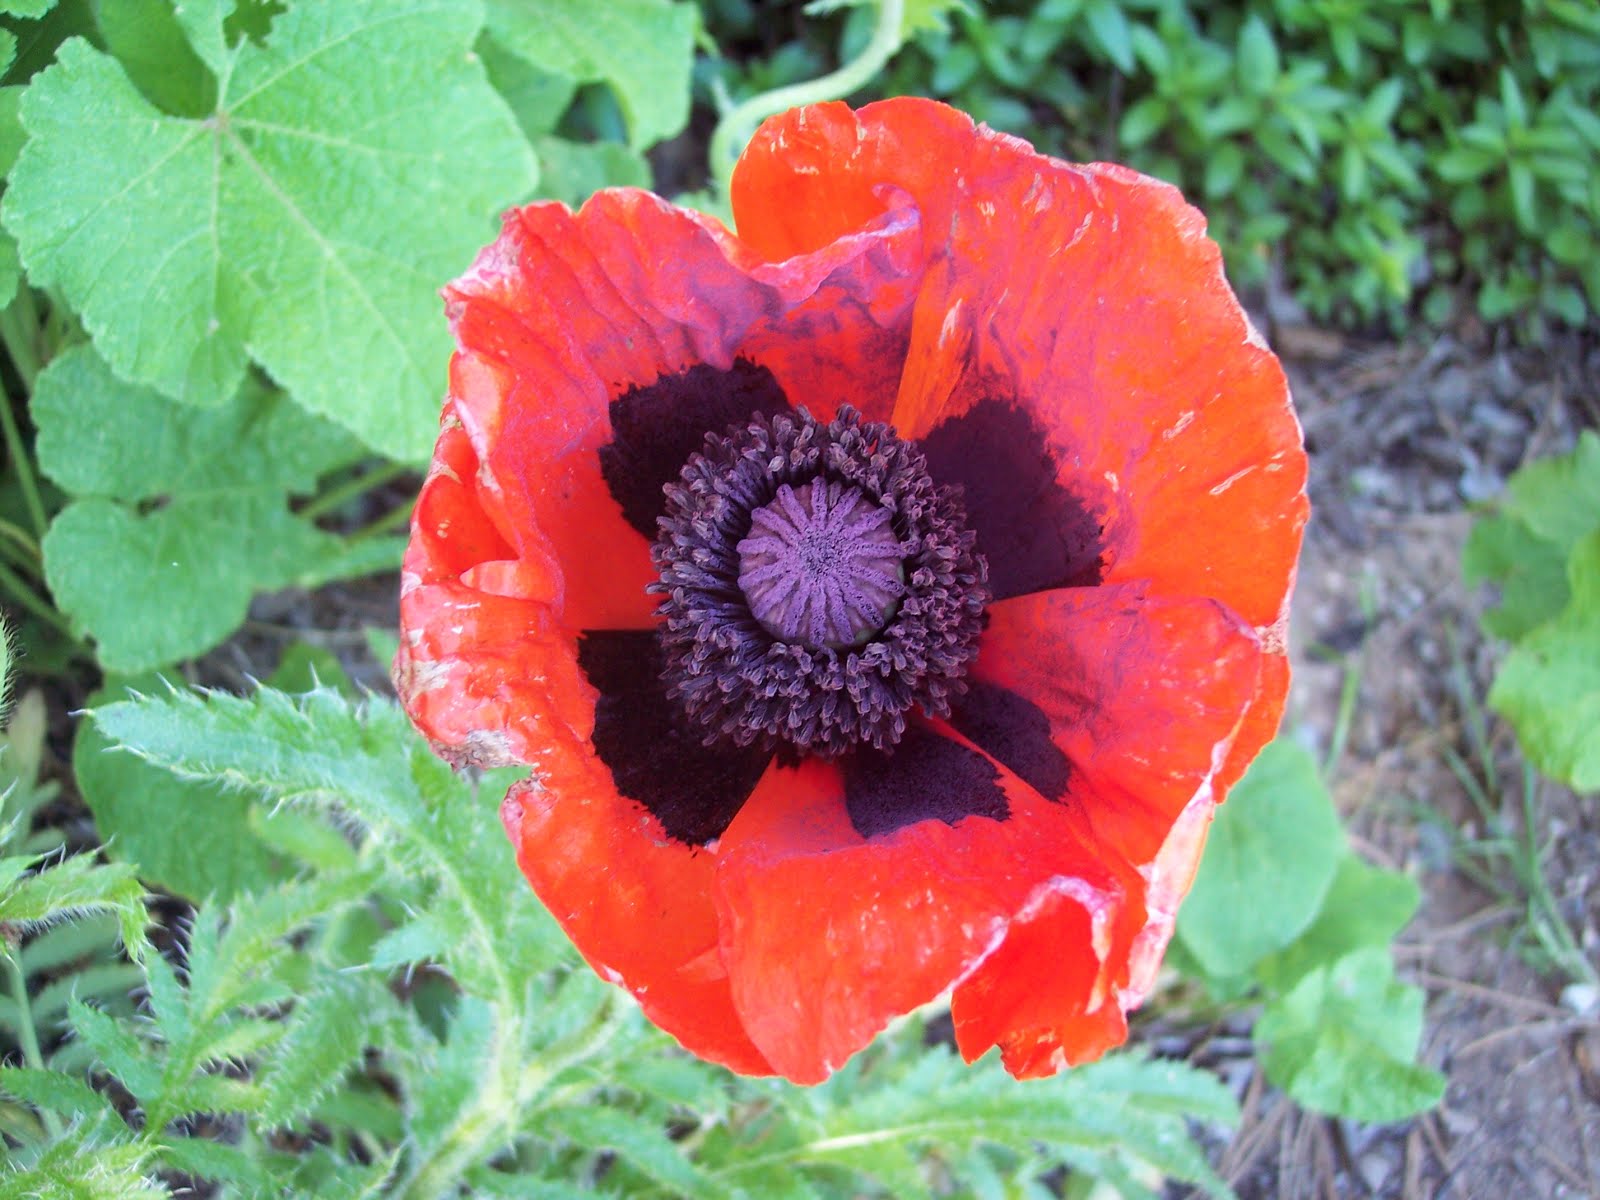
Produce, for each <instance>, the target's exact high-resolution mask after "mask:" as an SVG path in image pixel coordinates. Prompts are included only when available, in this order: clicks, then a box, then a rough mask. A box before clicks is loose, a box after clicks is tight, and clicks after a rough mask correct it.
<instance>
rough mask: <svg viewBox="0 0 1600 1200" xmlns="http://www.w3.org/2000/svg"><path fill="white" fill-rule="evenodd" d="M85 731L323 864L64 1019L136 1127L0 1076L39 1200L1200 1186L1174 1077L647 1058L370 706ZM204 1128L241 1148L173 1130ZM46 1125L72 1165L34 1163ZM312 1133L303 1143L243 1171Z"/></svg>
mask: <svg viewBox="0 0 1600 1200" xmlns="http://www.w3.org/2000/svg"><path fill="white" fill-rule="evenodd" d="M92 719H93V721H94V723H95V725H96V727H97V728H98V729H99V730H100V732H101V734H102V736H104V737H106V738H107V739H109V740H110V741H112V742H114V743H117V744H118V745H121V746H124V747H126V748H127V750H131V751H132V752H134V753H135V754H137V755H138V756H139V757H140V759H142V760H143V761H144V762H146V763H147V764H149V765H150V767H151V769H152V770H161V771H170V772H173V773H175V774H176V775H178V776H180V777H182V778H184V779H186V780H188V781H190V782H192V783H194V784H197V785H205V786H210V787H224V788H228V789H231V790H232V791H234V792H235V793H237V794H239V795H242V796H247V797H249V798H250V800H251V802H252V803H253V804H257V805H269V806H283V805H293V806H297V807H299V808H301V809H306V810H313V811H318V812H322V813H326V814H334V813H337V814H338V815H339V817H340V819H341V820H342V822H343V828H345V829H346V830H347V831H348V832H349V836H350V839H351V842H350V845H351V850H352V853H351V854H350V856H349V858H348V860H347V861H346V862H345V863H344V865H343V866H325V867H324V868H323V869H321V870H319V871H317V872H316V873H315V874H312V875H308V876H306V877H305V878H303V879H300V880H295V881H291V882H288V883H283V884H278V885H275V886H271V887H264V888H261V889H257V890H254V891H251V892H247V893H240V894H239V895H238V896H236V898H235V900H234V902H233V903H232V904H230V905H227V906H222V905H215V904H213V905H207V906H203V907H202V908H201V909H200V911H199V913H198V914H197V916H196V917H195V919H194V921H193V923H192V927H191V928H190V930H189V932H188V937H187V944H186V946H185V947H184V949H183V953H182V956H181V962H173V961H169V960H168V958H167V957H165V956H163V955H160V954H155V953H148V954H146V955H145V958H144V971H145V975H144V980H143V985H142V990H143V991H144V993H145V994H146V996H147V1000H146V1002H145V1004H144V1006H143V1011H142V1012H140V1013H138V1014H132V1013H127V1012H120V1013H119V1012H115V1011H109V1010H106V1009H103V1008H101V1007H99V1006H96V1005H94V1004H90V1003H86V1002H83V1001H78V1000H74V1001H72V1002H71V1003H70V1006H69V1013H68V1017H69V1021H70V1025H71V1030H72V1034H73V1041H71V1042H69V1043H67V1045H69V1046H75V1047H78V1048H79V1050H80V1052H81V1053H86V1054H87V1055H88V1056H89V1061H92V1063H93V1065H94V1067H95V1070H96V1071H97V1072H98V1073H99V1075H100V1076H109V1077H112V1078H114V1079H115V1080H116V1081H117V1083H118V1085H119V1086H120V1087H121V1088H122V1089H123V1090H125V1091H126V1092H127V1093H128V1094H129V1095H130V1096H131V1097H132V1098H133V1100H134V1101H135V1102H136V1104H137V1106H138V1110H139V1111H140V1113H141V1114H142V1120H140V1121H137V1122H134V1123H129V1122H128V1121H127V1120H126V1119H125V1118H124V1116H123V1115H121V1110H119V1109H118V1108H117V1107H116V1106H114V1105H112V1104H111V1103H110V1101H109V1100H108V1099H107V1098H106V1096H105V1095H104V1094H103V1093H102V1092H101V1091H99V1090H96V1089H95V1088H93V1087H90V1086H88V1085H87V1084H86V1083H85V1082H84V1080H83V1078H82V1075H81V1073H80V1072H81V1070H82V1066H83V1065H87V1063H83V1064H81V1065H77V1066H76V1067H73V1068H69V1067H67V1066H64V1065H62V1064H61V1063H59V1062H53V1061H52V1062H45V1061H42V1060H41V1061H40V1062H38V1063H33V1064H29V1065H28V1066H27V1067H23V1068H0V1090H3V1091H4V1093H5V1094H7V1095H9V1096H10V1097H11V1098H12V1099H13V1101H14V1102H15V1103H16V1104H18V1105H20V1106H21V1109H20V1111H21V1112H23V1113H27V1114H32V1115H33V1118H32V1119H33V1123H34V1124H33V1129H32V1131H31V1133H30V1131H29V1129H28V1125H27V1122H25V1121H22V1120H20V1119H19V1120H17V1121H14V1122H13V1123H12V1131H13V1136H14V1138H15V1139H16V1140H17V1141H18V1142H19V1143H20V1145H21V1149H20V1153H19V1156H18V1157H19V1166H20V1168H21V1171H22V1173H23V1176H24V1177H25V1178H26V1179H27V1180H28V1181H29V1186H31V1187H34V1188H36V1189H38V1190H39V1192H40V1194H54V1193H52V1192H49V1191H47V1190H46V1189H47V1188H58V1189H67V1190H65V1191H63V1192H62V1194H94V1195H100V1194H104V1195H129V1196H137V1195H145V1194H150V1193H149V1192H148V1186H149V1185H148V1183H147V1182H146V1181H147V1180H148V1179H149V1178H150V1177H151V1176H152V1174H153V1173H154V1172H155V1171H158V1170H160V1171H167V1172H184V1173H186V1174H189V1175H192V1176H194V1177H196V1178H199V1179H205V1180H212V1181H215V1182H217V1183H223V1184H228V1185H231V1186H233V1187H235V1188H238V1189H240V1190H242V1191H245V1192H248V1193H251V1194H267V1193H273V1194H277V1193H281V1192H284V1191H287V1192H289V1193H291V1194H300V1195H346V1194H348V1195H362V1194H372V1195H376V1194H382V1195H392V1196H405V1197H412V1196H441V1195H453V1194H458V1192H459V1191H460V1190H461V1189H463V1188H466V1189H468V1190H470V1192H471V1193H472V1194H477V1195H490V1196H493V1195H516V1196H530V1195H533V1196H538V1195H551V1196H555V1195H564V1194H570V1192H571V1190H572V1189H573V1188H574V1187H576V1186H587V1187H589V1188H594V1189H596V1190H599V1191H601V1192H602V1194H606V1195H615V1196H635V1195H638V1196H659V1195H680V1196H696V1197H699V1196H709V1197H719V1196H720V1197H734V1196H742V1195H757V1194H769V1189H770V1188H771V1187H772V1186H773V1185H774V1181H775V1180H788V1181H790V1182H789V1184H788V1185H787V1186H788V1187H789V1189H790V1190H789V1193H788V1194H792V1195H796V1196H807V1197H812V1196H816V1197H841V1198H843V1197H856V1196H889V1195H892V1196H896V1197H901V1196H907V1197H916V1196H939V1195H968V1194H1008V1195H1020V1194H1035V1193H1039V1192H1040V1191H1041V1189H1046V1188H1047V1187H1048V1182H1047V1181H1048V1179H1049V1178H1050V1177H1052V1176H1053V1175H1054V1174H1055V1173H1057V1172H1059V1171H1060V1170H1061V1168H1062V1167H1066V1168H1068V1169H1070V1170H1071V1171H1073V1172H1075V1173H1077V1174H1078V1175H1079V1176H1080V1177H1081V1178H1083V1179H1085V1180H1094V1179H1100V1180H1104V1181H1106V1182H1108V1183H1110V1184H1112V1185H1113V1186H1115V1187H1116V1188H1118V1189H1119V1191H1120V1194H1122V1195H1124V1196H1127V1197H1154V1196H1155V1195H1157V1194H1158V1190H1157V1189H1158V1188H1159V1186H1160V1180H1161V1179H1162V1178H1170V1179H1174V1180H1179V1181H1184V1182H1189V1183H1192V1184H1195V1185H1197V1186H1199V1187H1200V1188H1202V1189H1203V1190H1204V1191H1205V1192H1206V1193H1208V1194H1212V1195H1226V1194H1227V1189H1226V1187H1225V1186H1224V1185H1223V1184H1222V1182H1221V1181H1220V1180H1219V1179H1218V1178H1217V1177H1216V1175H1215V1174H1214V1173H1213V1171H1212V1170H1211V1168H1210V1167H1209V1165H1208V1164H1207V1162H1206V1159H1205V1156H1204V1154H1203V1153H1202V1152H1201V1151H1200V1149H1199V1148H1198V1147H1197V1146H1196V1145H1195V1144H1194V1143H1193V1142H1191V1141H1190V1140H1189V1137H1188V1133H1187V1129H1186V1122H1187V1121H1188V1120H1192V1119H1197V1120H1201V1121H1206V1122H1211V1123H1227V1122H1230V1121H1232V1120H1233V1119H1234V1118H1235V1116H1236V1113H1235V1108H1234V1102H1233V1099H1232V1097H1231V1096H1230V1095H1229V1093H1228V1092H1227V1090H1226V1089H1225V1088H1224V1087H1223V1086H1222V1084H1221V1083H1220V1082H1219V1081H1217V1080H1216V1079H1215V1078H1214V1077H1212V1076H1210V1075H1207V1074H1204V1073H1202V1072H1197V1071H1195V1070H1193V1069H1190V1068H1187V1067H1185V1066H1183V1065H1181V1064H1175V1063H1167V1062H1157V1061H1150V1060H1145V1059H1142V1058H1138V1057H1135V1056H1131V1055H1129V1056H1113V1057H1111V1058H1108V1059H1106V1060H1104V1061H1102V1062H1100V1063H1098V1064H1095V1065H1094V1066H1091V1067H1086V1068H1083V1069H1081V1070H1077V1071H1072V1072H1068V1073H1065V1074H1063V1075H1060V1076H1058V1077H1056V1078H1054V1079H1051V1080H1046V1081H1041V1082H1038V1083H1035V1084H1030V1085H1028V1086H1026V1087H1023V1086H1020V1085H1018V1084H1016V1083H1015V1081H1013V1080H1011V1079H1010V1078H1009V1076H1007V1075H1005V1074H1004V1072H1003V1071H1002V1070H1001V1068H1000V1066H999V1063H998V1061H997V1060H996V1059H994V1058H990V1059H988V1060H986V1061H984V1062H982V1063H979V1064H977V1065H976V1066H974V1067H967V1066H965V1065H963V1064H962V1063H961V1062H960V1061H959V1060H958V1059H957V1058H956V1057H955V1055H954V1054H953V1053H952V1052H951V1051H950V1050H949V1049H948V1048H947V1047H942V1046H935V1047H931V1048H930V1047H929V1045H928V1044H927V1037H926V1031H925V1030H924V1029H923V1027H922V1025H921V1023H920V1022H919V1021H917V1020H915V1019H912V1020H909V1021H907V1022H906V1023H905V1024H904V1026H903V1027H902V1029H901V1030H900V1031H899V1032H898V1033H897V1034H896V1035H894V1036H891V1037H888V1038H886V1039H883V1040H881V1041H880V1042H879V1043H878V1044H877V1045H875V1046H874V1047H873V1048H872V1049H870V1050H869V1051H867V1052H865V1053H863V1054H862V1055H860V1056H859V1057H858V1058H857V1059H856V1060H854V1061H853V1062H852V1063H851V1064H850V1065H849V1066H847V1067H846V1068H845V1069H844V1070H843V1071H842V1072H840V1073H839V1074H838V1075H837V1076H836V1077H835V1078H834V1079H833V1080H831V1081H830V1082H829V1083H827V1084H825V1085H823V1086H821V1087H818V1088H815V1089H809V1090H804V1089H797V1088H793V1087H791V1086H789V1085H786V1084H782V1083H779V1082H775V1081H772V1080H736V1079H734V1078H733V1077H731V1076H729V1075H728V1074H727V1073H726V1072H724V1071H722V1070H720V1069H719V1068H715V1067H712V1066H710V1065H708V1064H706V1063H703V1062H699V1061H697V1060H692V1059H688V1058H685V1057H683V1056H681V1055H679V1054H677V1053H676V1052H674V1051H673V1050H672V1049H670V1048H669V1047H670V1042H669V1039H667V1038H666V1037H665V1035H663V1034H661V1033H660V1032H659V1031H657V1030H655V1029H653V1028H652V1027H650V1026H649V1025H648V1024H646V1023H645V1022H644V1021H643V1019H642V1018H641V1017H640V1016H639V1014H638V1013H637V1010H636V1009H635V1008H634V1006H633V1005H632V1004H631V1003H628V1002H626V1001H624V1000H623V999H622V998H621V996H620V994H619V993H618V992H617V991H616V990H615V989H613V988H611V987H609V986H607V985H606V984H603V983H601V982H600V981H599V980H598V978H597V977H596V976H595V975H594V974H593V973H592V972H591V971H589V970H588V969H587V968H585V967H583V966H581V964H578V963H577V962H576V959H575V955H574V954H573V951H572V949H571V947H570V945H569V944H568V943H567V942H566V940H565V939H564V938H562V937H561V936H560V934H559V932H558V931H557V930H556V928H555V926H554V923H553V922H552V921H551V920H550V919H549V917H548V916H547V915H546V914H545V913H544V912H543V911H542V910H540V909H539V907H538V905H537V903H536V901H535V900H534V898H533V896H532V894H531V893H530V892H529V891H528V890H527V888H526V887H525V885H523V884H522V881H521V878H520V876H519V875H518V873H517V870H516V867H515V864H514V861H513V857H512V854H511V851H510V847H509V846H508V845H507V844H506V842H505V839H504V836H503V835H502V834H501V832H500V830H499V829H498V821H497V819H496V816H495V804H494V796H491V795H480V794H477V793H476V792H475V789H474V787H473V785H472V784H471V783H470V782H469V781H467V780H463V779H461V778H458V777H456V776H454V775H453V774H451V773H450V772H449V771H448V770H447V769H446V768H444V767H443V766H442V765H441V764H440V763H438V761H437V760H436V759H434V758H433V756H432V754H431V753H430V752H429V750H428V749H427V747H426V745H425V744H424V743H423V742H422V740H421V739H420V738H419V737H418V736H417V735H416V734H415V733H414V732H413V731H412V730H411V729H410V727H409V725H408V724H407V722H406V720H405V718H404V716H403V715H402V714H401V713H400V712H399V711H398V709H396V708H394V707H393V706H391V705H389V704H386V703H381V702H377V701H368V702H365V703H359V702H352V701H351V700H348V699H346V698H344V697H342V696H340V695H339V694H338V693H336V692H334V691H332V690H330V689H322V690H318V691H314V692H311V693H309V694H307V695H304V696H300V697H297V698H296V697H289V696H286V695H284V694H282V693H280V692H276V691H273V690H271V689H263V690H261V691H260V692H258V693H257V694H256V695H255V696H253V697H251V698H249V699H241V698H238V697H233V696H227V695H221V694H210V695H199V694H195V693H189V692H168V693H165V694H162V695H159V696H155V697H148V698H135V699H130V700H124V701H117V702H114V703H110V704H104V705H101V706H99V707H97V708H95V709H94V710H93V713H92ZM503 782H504V781H503V780H500V781H497V783H503ZM57 870H58V871H59V868H58V869H57ZM100 870H102V871H106V870H119V869H117V868H100ZM121 874H122V875H124V876H125V875H126V874H127V872H126V870H121ZM446 972H447V973H448V975H446V974H445V973H446ZM434 983H437V984H441V985H444V986H441V987H435V986H431V985H432V984H434ZM59 1055H60V1052H59V1051H58V1052H57V1057H59ZM207 1113H209V1114H214V1115H216V1116H219V1117H220V1116H226V1117H227V1118H228V1120H229V1121H230V1122H231V1123H232V1126H231V1127H233V1128H235V1129H242V1130H245V1131H247V1132H246V1133H245V1134H244V1136H242V1137H241V1138H239V1139H238V1140H232V1139H228V1138H223V1139H200V1138H197V1137H193V1136H190V1135H189V1133H188V1132H187V1130H188V1129H189V1128H190V1123H191V1122H192V1121H193V1119H194V1118H196V1117H197V1116H198V1115H199V1114H207ZM50 1122H55V1123H56V1126H57V1128H58V1129H65V1130H69V1131H70V1132H69V1133H67V1134H66V1136H67V1138H68V1139H69V1140H71V1139H78V1140H77V1142H75V1143H74V1144H78V1145H80V1146H83V1147H92V1148H93V1154H92V1155H88V1156H85V1157H84V1158H83V1159H82V1161H69V1160H67V1159H65V1158H62V1157H60V1156H59V1155H58V1154H57V1153H56V1151H55V1148H54V1146H55V1143H54V1142H52V1140H51V1136H50V1135H48V1134H47V1133H46V1128H47V1125H48V1124H49V1123H50ZM312 1123H315V1125H316V1126H317V1128H318V1129H319V1131H320V1133H319V1139H320V1140H321V1141H322V1142H323V1143H325V1147H324V1148H323V1149H321V1150H319V1151H317V1152H315V1153H312V1154H297V1155H288V1154H282V1153H279V1152H277V1151H275V1150H272V1149H270V1146H271V1145H272V1139H271V1138H269V1137H268V1135H269V1134H270V1133H271V1132H272V1131H285V1132H287V1133H289V1134H291V1135H292V1134H295V1133H297V1132H300V1131H304V1130H305V1129H306V1128H307V1127H308V1126H309V1125H310V1124H312ZM357 1147H359V1151H358V1152H357ZM363 1163H365V1164H368V1165H361V1164H363ZM102 1176H103V1178H102ZM91 1177H93V1178H94V1179H96V1180H97V1181H98V1182H95V1183H94V1184H93V1186H94V1187H97V1188H100V1190H99V1191H92V1190H89V1189H90V1188H91V1184H90V1182H89V1181H90V1179H91ZM72 1188H78V1189H80V1190H79V1191H78V1192H75V1193H74V1192H71V1191H70V1189H72ZM29 1194H32V1193H29ZM156 1194H159V1193H156Z"/></svg>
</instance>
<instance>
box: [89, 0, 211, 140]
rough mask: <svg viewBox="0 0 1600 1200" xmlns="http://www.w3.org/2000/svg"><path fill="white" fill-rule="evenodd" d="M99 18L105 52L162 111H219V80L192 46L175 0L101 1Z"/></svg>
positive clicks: (196, 113) (194, 113)
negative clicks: (180, 20)
mask: <svg viewBox="0 0 1600 1200" xmlns="http://www.w3.org/2000/svg"><path fill="white" fill-rule="evenodd" d="M179 7H180V9H181V8H183V7H187V6H186V5H180V6H179ZM95 15H96V19H97V21H98V23H99V26H100V36H101V37H102V38H104V39H105V48H106V49H107V50H109V51H110V52H111V53H112V54H114V55H116V57H117V61H118V62H120V63H121V64H122V69H123V70H124V71H126V72H127V74H128V78H129V79H130V80H131V81H132V82H133V85H134V86H135V87H137V88H138V89H139V91H140V92H142V93H143V94H144V96H145V98H146V99H148V100H149V101H150V102H151V103H152V104H154V105H155V106H156V107H157V108H159V109H161V110H162V111H164V112H169V113H174V114H177V115H178V116H184V117H203V116H205V115H206V114H207V113H208V112H210V111H211V110H212V109H213V108H214V106H215V105H216V102H217V83H216V80H215V79H214V78H212V75H211V72H210V71H208V70H207V69H206V64H205V63H204V62H202V61H201V59H200V56H199V55H198V54H196V53H195V51H194V50H193V49H192V48H191V47H190V45H189V39H188V38H187V37H185V36H184V30H183V26H182V25H180V24H179V23H178V18H177V17H175V16H174V15H173V6H172V3H171V0H112V2H111V3H105V2H103V0H102V3H101V4H99V5H98V6H97V9H96V14H95Z"/></svg>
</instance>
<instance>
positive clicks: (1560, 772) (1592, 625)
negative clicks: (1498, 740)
mask: <svg viewBox="0 0 1600 1200" xmlns="http://www.w3.org/2000/svg"><path fill="white" fill-rule="evenodd" d="M1567 581H1568V585H1569V587H1570V589H1571V599H1570V600H1569V601H1568V602H1567V606H1566V608H1565V609H1564V610H1563V611H1562V612H1561V614H1560V615H1559V616H1557V617H1556V618H1555V619H1554V620H1552V621H1550V622H1548V623H1547V624H1545V625H1541V626H1540V627H1539V628H1537V629H1535V630H1533V631H1532V632H1531V633H1529V634H1528V635H1527V636H1526V637H1524V638H1523V639H1522V640H1521V641H1520V642H1519V643H1518V644H1517V646H1516V648H1515V649H1513V650H1512V651H1511V654H1510V655H1509V656H1508V657H1507V658H1506V661H1505V664H1504V665H1503V666H1502V667H1501V668H1500V673H1499V674H1498V675H1497V676H1496V677H1495V681H1494V686H1493V687H1491V688H1490V689H1489V706H1490V707H1491V708H1493V709H1494V710H1495V711H1496V712H1498V713H1500V714H1501V715H1502V716H1503V717H1505V718H1506V719H1507V720H1508V721H1510V722H1511V724H1512V725H1513V726H1514V727H1515V728H1516V731H1517V739H1518V740H1519V741H1520V742H1521V743H1522V749H1523V751H1524V753H1526V754H1527V756H1528V758H1529V759H1530V760H1531V761H1532V762H1533V764H1534V765H1535V766H1536V767H1538V768H1539V770H1541V771H1542V772H1544V773H1545V774H1546V775H1549V776H1551V777H1552V778H1554V779H1559V780H1561V781H1562V782H1564V783H1566V784H1567V785H1568V786H1569V787H1571V788H1573V789H1574V790H1575V791H1580V792H1591V791H1600V530H1596V531H1595V532H1594V533H1591V534H1589V535H1588V536H1587V537H1585V538H1583V539H1582V540H1581V541H1579V542H1578V544H1577V545H1576V546H1575V547H1574V548H1573V550H1572V554H1571V556H1570V558H1569V559H1568V561H1567Z"/></svg>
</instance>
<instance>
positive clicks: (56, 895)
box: [0, 854, 150, 958]
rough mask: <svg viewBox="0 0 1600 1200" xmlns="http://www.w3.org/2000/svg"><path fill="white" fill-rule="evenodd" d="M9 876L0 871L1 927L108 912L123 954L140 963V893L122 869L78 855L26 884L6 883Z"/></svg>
mask: <svg viewBox="0 0 1600 1200" xmlns="http://www.w3.org/2000/svg"><path fill="white" fill-rule="evenodd" d="M5 861H10V862H13V863H14V862H15V861H16V860H5ZM8 874H9V873H8V872H5V871H3V870H0V923H5V924H11V925H19V926H22V927H23V928H28V927H29V926H34V925H46V924H49V923H51V922H53V921H59V920H66V919H75V918H79V917H85V916H90V915H92V914H94V913H112V914H115V916H116V918H117V925H118V928H119V929H120V931H121V933H122V942H123V945H125V946H126V947H127V948H128V953H129V954H130V955H132V956H133V957H134V958H143V957H144V956H145V954H146V952H147V951H148V949H149V945H150V944H149V942H148V941H147V940H146V938H145V932H144V927H145V924H146V923H147V922H148V920H149V914H148V913H147V912H146V911H145V906H144V888H142V887H141V886H139V881H138V880H137V879H135V878H134V876H133V871H132V870H131V869H130V868H129V867H128V866H127V865H125V864H122V863H110V864H105V863H97V862H96V861H95V860H94V856H93V855H91V854H78V855H74V856H73V857H72V858H69V859H67V860H66V861H64V862H61V863H58V864H56V865H54V866H48V867H44V868H43V869H41V870H39V871H37V872H36V873H34V874H33V875H29V876H28V877H27V878H25V879H15V878H14V877H13V878H6V876H7V875H8Z"/></svg>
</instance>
